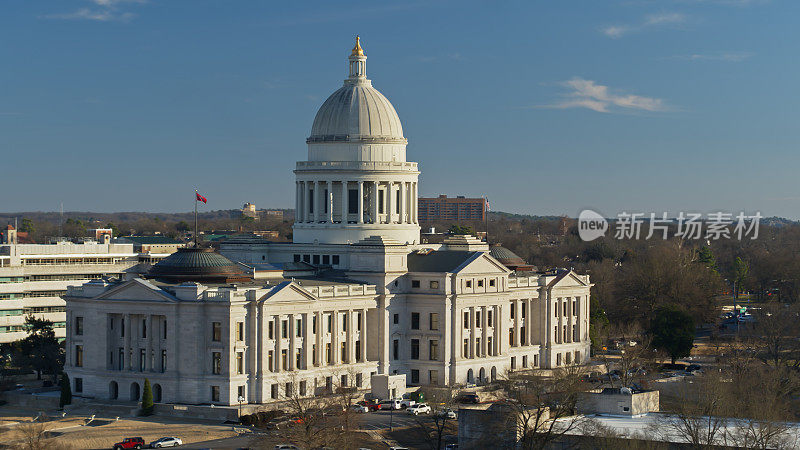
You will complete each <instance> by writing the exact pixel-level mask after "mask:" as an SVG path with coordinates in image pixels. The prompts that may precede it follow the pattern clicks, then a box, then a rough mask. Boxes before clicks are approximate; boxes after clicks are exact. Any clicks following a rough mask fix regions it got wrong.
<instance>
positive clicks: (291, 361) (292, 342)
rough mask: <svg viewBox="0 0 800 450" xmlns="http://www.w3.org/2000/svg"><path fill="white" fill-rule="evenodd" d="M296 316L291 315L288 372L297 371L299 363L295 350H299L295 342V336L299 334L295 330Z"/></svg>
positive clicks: (287, 360) (287, 358)
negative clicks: (296, 365)
mask: <svg viewBox="0 0 800 450" xmlns="http://www.w3.org/2000/svg"><path fill="white" fill-rule="evenodd" d="M294 326H295V324H294V314H289V327H288V328H289V351H288V352H287V355H286V370H295V369H297V367H295V364H296V363H297V361H296V360H295V357H294V352H295V349H296V348H297V343H296V342H295V340H294V337H295V334H296V333H297V332H296V331H295V329H294Z"/></svg>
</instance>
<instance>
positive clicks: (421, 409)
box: [406, 403, 431, 416]
mask: <svg viewBox="0 0 800 450" xmlns="http://www.w3.org/2000/svg"><path fill="white" fill-rule="evenodd" d="M406 412H407V413H409V414H413V415H415V416H417V415H420V414H430V413H431V407H430V406H428V405H427V404H425V403H417V404H416V405H412V406H409V407H408V409H407V410H406Z"/></svg>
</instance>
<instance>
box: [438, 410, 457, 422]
mask: <svg viewBox="0 0 800 450" xmlns="http://www.w3.org/2000/svg"><path fill="white" fill-rule="evenodd" d="M439 416H441V417H445V418H448V419H453V420H455V419H456V412H455V411H453V410H452V409H450V408H447V409H443V410H441V411H439Z"/></svg>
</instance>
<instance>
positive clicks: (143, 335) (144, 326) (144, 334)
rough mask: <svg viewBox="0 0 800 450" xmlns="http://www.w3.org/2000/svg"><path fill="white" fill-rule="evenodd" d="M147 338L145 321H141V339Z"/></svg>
mask: <svg viewBox="0 0 800 450" xmlns="http://www.w3.org/2000/svg"><path fill="white" fill-rule="evenodd" d="M145 338H147V319H142V339H145Z"/></svg>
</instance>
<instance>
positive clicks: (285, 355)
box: [280, 349, 289, 370]
mask: <svg viewBox="0 0 800 450" xmlns="http://www.w3.org/2000/svg"><path fill="white" fill-rule="evenodd" d="M280 368H281V369H283V370H286V369H288V368H289V351H288V350H286V349H283V350H281V367H280Z"/></svg>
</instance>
